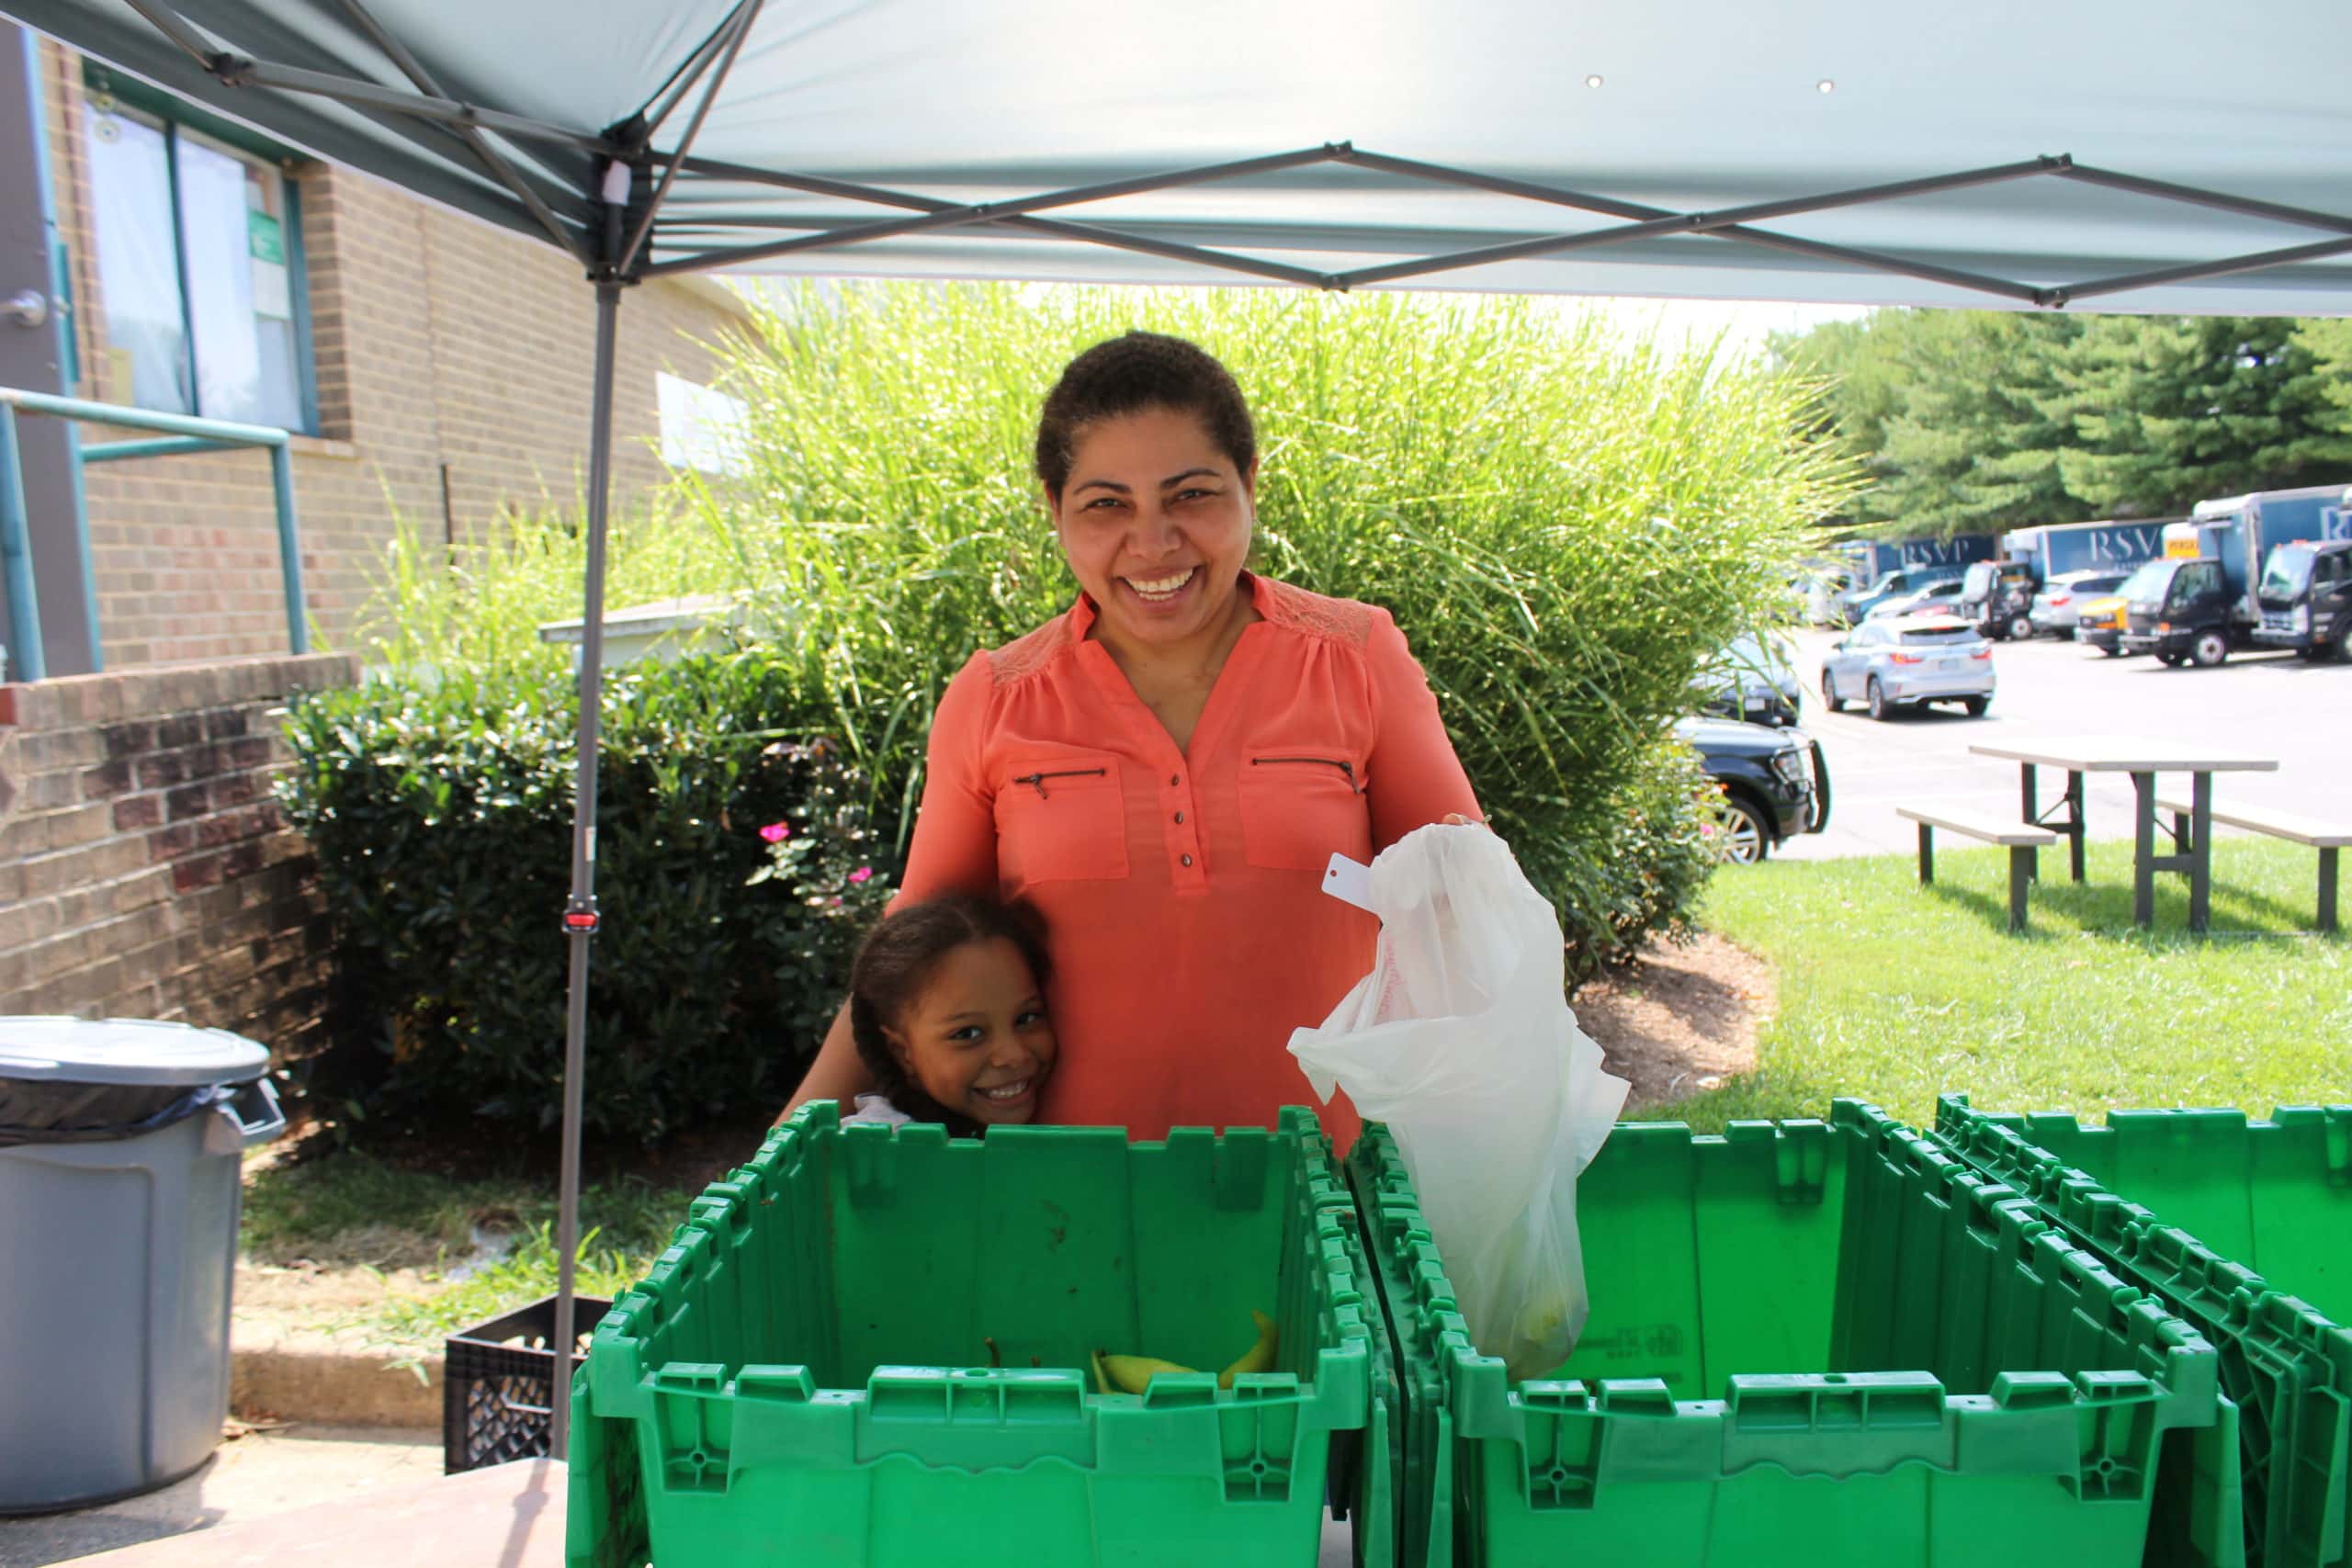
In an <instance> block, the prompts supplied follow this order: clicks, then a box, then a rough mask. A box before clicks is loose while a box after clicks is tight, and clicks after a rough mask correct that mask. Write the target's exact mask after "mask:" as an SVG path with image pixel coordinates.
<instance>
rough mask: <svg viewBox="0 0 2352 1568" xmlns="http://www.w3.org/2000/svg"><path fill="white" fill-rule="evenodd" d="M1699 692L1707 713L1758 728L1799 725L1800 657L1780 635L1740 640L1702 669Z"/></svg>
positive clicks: (1702, 710) (1751, 635) (1731, 644)
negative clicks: (1761, 725)
mask: <svg viewBox="0 0 2352 1568" xmlns="http://www.w3.org/2000/svg"><path fill="white" fill-rule="evenodd" d="M1696 689H1697V694H1698V698H1699V711H1700V712H1701V713H1703V714H1713V715H1714V716H1717V717H1719V718H1736V719H1746V720H1747V721H1748V722H1750V723H1754V724H1794V723H1795V722H1796V721H1797V695H1798V693H1799V691H1800V690H1801V688H1800V687H1799V686H1798V684H1797V671H1796V662H1795V654H1794V650H1793V649H1791V648H1790V646H1789V641H1788V639H1787V638H1786V637H1781V636H1780V635H1778V634H1777V633H1775V634H1771V635H1769V636H1760V637H1759V636H1758V635H1756V634H1754V633H1750V634H1748V635H1747V636H1745V637H1734V638H1733V639H1732V640H1731V642H1730V644H1729V645H1728V646H1726V647H1725V648H1724V649H1723V651H1722V652H1720V653H1718V654H1716V655H1715V656H1714V658H1713V659H1711V660H1708V661H1707V663H1706V666H1705V668H1703V669H1702V670H1701V671H1699V679H1698V682H1697V683H1696Z"/></svg>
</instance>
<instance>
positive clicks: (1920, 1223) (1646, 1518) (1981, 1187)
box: [1350, 1101, 2243, 1568]
mask: <svg viewBox="0 0 2352 1568" xmlns="http://www.w3.org/2000/svg"><path fill="white" fill-rule="evenodd" d="M1350 1176H1351V1182H1352V1184H1353V1186H1354V1188H1355V1191H1356V1196H1357V1201H1358V1204H1359V1206H1360V1207H1361V1208H1362V1210H1363V1213H1364V1217H1365V1230H1366V1236H1367V1241H1368V1244H1369V1245H1370V1247H1371V1249H1372V1252H1373V1255H1374V1268H1373V1273H1374V1279H1375V1280H1377V1281H1378V1283H1379V1285H1380V1288H1381V1290H1382V1292H1384V1297H1385V1310H1386V1315H1387V1318H1388V1320H1389V1323H1390V1325H1391V1327H1392V1331H1393V1332H1394V1334H1395V1336H1396V1337H1397V1344H1398V1347H1399V1354H1400V1359H1402V1360H1403V1361H1404V1362H1405V1363H1406V1365H1405V1368H1404V1371H1403V1375H1402V1378H1401V1382H1402V1384H1403V1388H1404V1393H1405V1406H1406V1414H1405V1421H1404V1427H1403V1429H1404V1432H1405V1435H1406V1455H1407V1464H1406V1471H1405V1474H1406V1475H1407V1477H1408V1485H1410V1486H1413V1487H1416V1488H1419V1491H1420V1493H1421V1495H1420V1496H1419V1497H1418V1498H1416V1497H1409V1496H1408V1498H1406V1499H1405V1500H1404V1501H1403V1502H1402V1505H1401V1507H1400V1524H1399V1529H1398V1534H1399V1542H1400V1548H1401V1550H1400V1553H1399V1560H1400V1562H1404V1563H1406V1564H1407V1565H1408V1568H1421V1565H1422V1564H1424V1563H1426V1564H1431V1565H1437V1564H1453V1563H1455V1562H1460V1563H1461V1564H1462V1568H1507V1565H1512V1564H1536V1563H1547V1564H1567V1563H1573V1562H1597V1563H1599V1562H1641V1563H1644V1564H1709V1565H1720V1568H1775V1565H1779V1564H1791V1565H1802V1568H1816V1565H1818V1564H1821V1563H1838V1562H1869V1563H1872V1564H1902V1563H1918V1564H1934V1565H1936V1568H1962V1565H1970V1564H1985V1565H1987V1568H1991V1565H1996V1564H1997V1565H1999V1568H2017V1564H2018V1562H2020V1561H2021V1560H2022V1561H2026V1562H2035V1563H2052V1564H2063V1565H2064V1568H2109V1565H2112V1568H2134V1565H2137V1564H2140V1563H2142V1562H2143V1561H2144V1562H2154V1563H2181V1564H2233V1563H2236V1562H2242V1561H2243V1551H2242V1549H2243V1530H2242V1527H2241V1522H2240V1520H2239V1518H2238V1517H2237V1515H2236V1513H2235V1511H2234V1509H2235V1503H2236V1498H2237V1495H2238V1494H2237V1477H2236V1474H2235V1472H2234V1463H2235V1460H2236V1455H2237V1442H2236V1437H2235V1432H2234V1427H2233V1420H2234V1417H2235V1414H2236V1413H2235V1411H2234V1409H2233V1407H2232V1406H2231V1405H2230V1404H2229V1403H2228V1402H2227V1401H2226V1400H2224V1399H2223V1398H2222V1396H2221V1393H2220V1391H2219V1385H2218V1377H2219V1370H2218V1366H2217V1361H2218V1357H2217V1354H2216V1352H2215V1350H2214V1348H2213V1347H2212V1346H2211V1345H2210V1344H2209V1343H2207V1342H2206V1340H2205V1339H2204V1338H2203V1337H2201V1336H2200V1335H2199V1333H2198V1332H2197V1331H2196V1329H2195V1328H2194V1327H2192V1326H2191V1325H2189V1324H2188V1323H2187V1322H2184V1321H2182V1320H2181V1319H2180V1318H2179V1317H2178V1316H2177V1315H2176V1314H2172V1313H2170V1312H2168V1311H2166V1310H2165V1307H2164V1306H2163V1304H2162V1303H2159V1302H2158V1301H2157V1300H2156V1299H2155V1298H2154V1296H2152V1295H2151V1294H2150V1293H2148V1292H2145V1291H2143V1290H2139V1289H2135V1288H2133V1287H2131V1286H2130V1285H2128V1284H2126V1283H2125V1282H2124V1281H2123V1280H2120V1279H2119V1278H2118V1277H2117V1276H2116V1275H2115V1274H2113V1273H2112V1272H2110V1271H2109V1269H2106V1268H2104V1267H2102V1266H2101V1264H2100V1262H2099V1261H2098V1258H2094V1257H2092V1256H2091V1255H2089V1254H2088V1253H2086V1252H2085V1251H2083V1250H2081V1249H2079V1248H2078V1247H2075V1246H2074V1245H2073V1244H2072V1243H2071V1242H2070V1241H2069V1239H2068V1238H2067V1236H2066V1235H2064V1233H2063V1232H2062V1231H2061V1230H2060V1229H2058V1228H2057V1227H2056V1226H2054V1225H2053V1224H2052V1223H2051V1222H2050V1221H2049V1219H2048V1218H2046V1217H2045V1216H2044V1215H2042V1214H2041V1213H2039V1212H2038V1211H2037V1210H2036V1209H2035V1208H2034V1207H2033V1205H2032V1204H2031V1203H2030V1201H2026V1200H2025V1199H2023V1198H2022V1197H2021V1196H2020V1195H2019V1194H2018V1193H2017V1192H2016V1191H2015V1190H2012V1189H2010V1188H2008V1187H2007V1186H2004V1185H2002V1184H2000V1183H1998V1182H1996V1181H1993V1180H1990V1179H1986V1178H1985V1177H1983V1176H1981V1175H1979V1174H1978V1173H1977V1172H1975V1171H1973V1170H1972V1169H1971V1168H1968V1167H1967V1166H1966V1165H1965V1164H1963V1163H1962V1161H1960V1160H1958V1159H1957V1158H1954V1157H1952V1156H1951V1155H1950V1154H1949V1153H1948V1152H1946V1151H1943V1150H1941V1149H1939V1148H1937V1147H1936V1146H1934V1145H1932V1144H1930V1143H1929V1142H1928V1140H1926V1139H1923V1138H1921V1137H1919V1136H1918V1135H1917V1134H1912V1133H1911V1132H1909V1131H1907V1130H1906V1129H1904V1128H1902V1127H1900V1126H1899V1125H1897V1124H1896V1123H1894V1122H1892V1121H1891V1120H1889V1119H1888V1118H1887V1117H1885V1116H1884V1115H1883V1114H1882V1113H1880V1112H1878V1111H1875V1110H1873V1109H1871V1108H1870V1107H1867V1106H1863V1105H1860V1104H1859V1103H1855V1102H1850V1101H1841V1102H1840V1103H1839V1104H1838V1106H1837V1108H1836V1112H1835V1115H1834V1116H1833V1118H1832V1120H1831V1121H1830V1122H1826V1123H1824V1122H1779V1123H1772V1122H1742V1123H1735V1124H1734V1125H1733V1126H1732V1127H1731V1128H1730V1129H1729V1130H1728V1132H1727V1133H1726V1134H1725V1135H1724V1136H1722V1137H1702V1136H1694V1135H1693V1134H1691V1132H1690V1131H1689V1130H1688V1129H1687V1128H1684V1127H1681V1126H1679V1125H1670V1124H1661V1125H1626V1126H1621V1127H1620V1128H1618V1129H1617V1130H1616V1132H1615V1134H1613V1135H1612V1136H1611V1139H1610V1141H1609V1143H1608V1144H1607V1145H1605V1146H1604V1147H1603V1149H1602V1150H1601V1152H1600V1156H1598V1157H1597V1158H1596V1159H1595V1160H1594V1162H1593V1163H1592V1165H1591V1166H1590V1167H1589V1168H1588V1169H1587V1171H1586V1172H1585V1173H1584V1176H1583V1177H1582V1179H1580V1181H1579V1186H1578V1192H1577V1215H1578V1222H1579V1224H1580V1226H1581V1228H1582V1233H1583V1234H1582V1242H1583V1251H1584V1261H1585V1271H1586V1276H1587V1280H1588V1282H1589V1287H1590V1293H1591V1298H1592V1303H1593V1310H1592V1317H1591V1321H1590V1322H1589V1325H1587V1327H1586V1330H1585V1333H1584V1337H1583V1338H1582V1339H1581V1341H1580V1342H1579V1344H1578V1347H1577V1351H1576V1353H1575V1355H1574V1357H1573V1358H1572V1359H1570V1360H1569V1361H1568V1363H1567V1364H1566V1366H1565V1367H1563V1368H1561V1369H1559V1370H1558V1371H1557V1372H1556V1373H1555V1376H1553V1377H1550V1378H1544V1379H1534V1380H1522V1381H1514V1380H1512V1379H1511V1378H1510V1376H1509V1375H1508V1374H1507V1373H1506V1371H1505V1370H1504V1368H1503V1365H1502V1363H1501V1362H1500V1361H1498V1360H1497V1359H1493V1358H1491V1357H1487V1356H1482V1355H1480V1354H1478V1353H1477V1351H1476V1349H1475V1348H1473V1347H1472V1346H1471V1344H1470V1342H1469V1339H1468V1337H1467V1335H1466V1333H1465V1332H1464V1325H1463V1322H1462V1319H1461V1317H1460V1315H1459V1314H1457V1313H1456V1312H1455V1311H1454V1304H1455V1303H1454V1300H1453V1290H1452V1286H1451V1285H1450V1284H1449V1283H1448V1281H1447V1279H1446V1275H1445V1268H1444V1260H1443V1258H1442V1256H1441V1255H1440V1253H1439V1251H1438V1248H1437V1247H1436V1245H1435V1243H1434V1242H1433V1241H1432V1240H1431V1239H1430V1234H1429V1231H1428V1228H1427V1226H1426V1224H1424V1223H1423V1221H1422V1217H1421V1214H1420V1211H1419V1204H1418V1201H1417V1199H1416V1196H1415V1193H1414V1191H1413V1187H1412V1182H1411V1180H1410V1178H1409V1177H1408V1175H1407V1173H1406V1171H1405V1168H1404V1165H1403V1163H1402V1161H1401V1159H1400V1158H1399V1157H1398V1156H1397V1150H1396V1147H1395V1145H1394V1144H1393V1142H1392V1141H1391V1140H1390V1139H1389V1138H1388V1136H1387V1135H1386V1134H1385V1131H1383V1130H1380V1129H1376V1128H1375V1129H1371V1130H1368V1131H1367V1133H1366V1134H1365V1136H1364V1138H1363V1141H1362V1142H1361V1143H1360V1144H1359V1145H1357V1148H1356V1151H1355V1153H1354V1154H1353V1155H1352V1156H1351V1160H1350ZM1425 1391H1427V1392H1425ZM2160 1497H2162V1498H2163V1499H2165V1506H2164V1508H2163V1511H2161V1512H2160V1511H2159V1507H2158V1500H2159V1498H2160Z"/></svg>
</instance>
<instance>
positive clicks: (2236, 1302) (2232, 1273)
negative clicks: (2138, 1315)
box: [1937, 1096, 2352, 1568]
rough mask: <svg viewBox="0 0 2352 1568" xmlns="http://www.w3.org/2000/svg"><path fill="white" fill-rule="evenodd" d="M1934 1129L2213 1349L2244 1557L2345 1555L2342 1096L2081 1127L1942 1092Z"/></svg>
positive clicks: (2349, 1263) (2115, 1116)
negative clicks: (2233, 1449)
mask: <svg viewBox="0 0 2352 1568" xmlns="http://www.w3.org/2000/svg"><path fill="white" fill-rule="evenodd" d="M1937 1132H1938V1134H1939V1136H1940V1137H1941V1138H1942V1139H1943V1140H1944V1142H1945V1144H1946V1145H1947V1146H1949V1147H1950V1148H1951V1149H1952V1150H1953V1151H1954V1152H1956V1153H1958V1154H1959V1155H1960V1156H1962V1157H1963V1158H1965V1159H1966V1160H1968V1161H1969V1162H1971V1163H1972V1164H1973V1165H1974V1166H1976V1167H1977V1168H1980V1169H1981V1170H1983V1171H1985V1173H1986V1174H1987V1175H1989V1176H1991V1177H1993V1178H1995V1179H2000V1180H2004V1181H2007V1182H2009V1183H2011V1184H2012V1185H2014V1186H2016V1187H2017V1188H2018V1190H2020V1191H2023V1192H2026V1193H2028V1194H2030V1196H2031V1197H2032V1198H2033V1199H2034V1200H2035V1201H2036V1202H2037V1203H2038V1204H2039V1205H2040V1207H2041V1211H2042V1212H2043V1213H2045V1214H2046V1215H2047V1216H2048V1217H2050V1218H2051V1219H2052V1220H2054V1221H2056V1222H2057V1223H2058V1224H2060V1225H2062V1226H2063V1227H2064V1228H2065V1230H2066V1231H2067V1233H2068V1234H2069V1235H2071V1236H2072V1237H2073V1238H2075V1240H2076V1241H2078V1242H2079V1243H2080V1244H2081V1245H2082V1246H2083V1247H2086V1248H2087V1249H2088V1250H2090V1251H2091V1252H2093V1253H2095V1254H2097V1255H2098V1257H2099V1258H2101V1259H2102V1260H2103V1261H2104V1262H2106V1263H2107V1264H2108V1266H2109V1268H2111V1269H2114V1270H2115V1272H2116V1273H2117V1274H2118V1275H2120V1277H2121V1278H2123V1279H2125V1280H2131V1282H2132V1283H2134V1284H2135V1285H2138V1286H2140V1287H2142V1288H2144V1289H2147V1290H2150V1291H2153V1292H2155V1293H2156V1294H2157V1295H2158V1296H2160V1297H2161V1298H2163V1299H2164V1300H2165V1303H2167V1305H2168V1306H2169V1307H2170V1308H2171V1309H2172V1310H2173V1311H2175V1312H2177V1313H2178V1314H2181V1315H2182V1316H2183V1317H2186V1318H2188V1320H2189V1321H2191V1322H2193V1323H2195V1324H2197V1325H2199V1329H2200V1331H2201V1332H2202V1333H2203V1334H2204V1335H2205V1337H2207V1338H2208V1339H2210V1340H2211V1341H2212V1342H2213V1343H2214V1344H2215V1345H2216V1346H2217V1347H2218V1348H2220V1350H2221V1352H2222V1386H2223V1389H2224V1391H2225V1392H2226V1393H2227V1394H2228V1396H2229V1397H2230V1398H2231V1399H2232V1400H2233V1401H2234V1402H2235V1403H2236V1404H2238V1405H2239V1406H2241V1407H2242V1409H2243V1411H2244V1413H2245V1420H2244V1422H2243V1424H2242V1427H2241V1438H2242V1445H2243V1450H2244V1457H2243V1465H2244V1469H2245V1523H2246V1529H2247V1556H2248V1558H2249V1560H2251V1561H2254V1562H2261V1563H2264V1564H2267V1565H2268V1568H2337V1565H2341V1564H2345V1563H2347V1562H2352V1327H2346V1326H2343V1325H2352V1106H2333V1107H2318V1106H2306V1107H2300V1108H2296V1109H2291V1110H2282V1111H2278V1112H2276V1113H2275V1114H2274V1115H2273V1116H2272V1117H2271V1119H2270V1120H2269V1121H2267V1122H2249V1121H2248V1120H2247V1119H2246V1117H2245V1114H2244V1113H2243V1112H2241V1111H2114V1112H2111V1113H2110V1114H2109V1117H2108V1119H2107V1124H2106V1125H2105V1126H2104V1127H2086V1126H2084V1125H2083V1124H2082V1123H2081V1122H2078V1121H2077V1120H2076V1119H2075V1118H2074V1117H2072V1116H2065V1115H2035V1116H2023V1117H2019V1116H1992V1115H1987V1114H1985V1113H1983V1112H1980V1111H1973V1110H1971V1109H1970V1107H1969V1105H1968V1101H1967V1100H1966V1098H1965V1097H1963V1096H1948V1097H1946V1099H1945V1100H1944V1101H1943V1104H1942V1106H1941V1107H1940V1109H1939V1111H1938V1115H1937Z"/></svg>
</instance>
